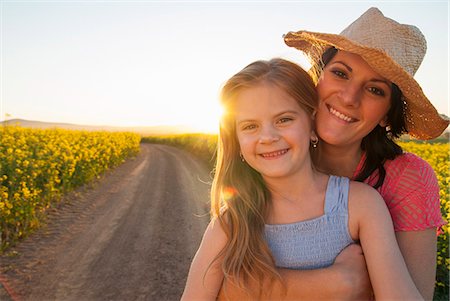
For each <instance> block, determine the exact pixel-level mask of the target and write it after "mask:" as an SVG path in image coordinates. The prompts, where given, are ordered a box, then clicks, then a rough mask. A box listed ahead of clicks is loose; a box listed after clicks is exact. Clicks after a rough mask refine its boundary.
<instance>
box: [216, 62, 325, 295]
mask: <svg viewBox="0 0 450 301" xmlns="http://www.w3.org/2000/svg"><path fill="white" fill-rule="evenodd" d="M259 84H269V85H274V86H277V87H279V88H281V89H282V90H283V91H284V92H285V93H287V95H289V96H291V97H292V98H293V99H295V100H296V101H297V103H298V104H299V106H300V107H301V108H302V109H303V110H305V112H307V113H308V114H309V115H310V116H311V117H312V116H313V114H314V111H315V109H316V108H317V93H316V90H315V86H314V83H313V81H312V80H311V78H310V76H309V75H308V74H307V73H306V72H305V71H304V70H303V69H302V68H301V67H300V66H298V65H296V64H294V63H292V62H289V61H286V60H283V59H272V60H270V61H256V62H254V63H252V64H250V65H248V66H247V67H245V68H244V69H242V70H241V71H240V72H238V73H237V74H235V75H234V76H232V77H231V78H230V79H229V80H228V81H227V82H226V83H225V85H224V86H223V88H222V91H221V104H222V107H223V109H224V114H223V115H222V117H221V120H220V128H219V135H218V146H217V147H218V149H217V163H216V169H215V175H214V180H213V185H212V190H211V216H212V218H213V219H217V220H218V221H219V222H220V224H221V226H222V227H223V229H224V231H225V233H226V235H227V237H228V242H227V244H226V246H225V247H224V249H223V250H222V252H221V253H220V254H219V256H218V258H219V257H220V258H221V259H223V263H222V270H223V272H224V275H225V281H227V280H232V281H233V282H234V283H235V284H237V285H239V286H240V287H243V286H245V284H246V283H247V281H248V280H249V279H250V278H251V279H253V280H256V281H257V283H259V284H260V285H259V288H260V293H261V289H262V284H263V280H264V279H270V281H273V280H276V279H279V280H280V279H281V278H280V277H279V274H278V273H277V270H276V268H275V264H274V259H273V257H272V254H271V252H270V249H269V247H268V245H267V243H266V240H265V238H264V226H265V221H266V218H267V215H268V211H269V208H270V204H271V195H270V192H269V190H268V189H267V187H266V185H265V183H264V180H263V178H262V176H261V175H260V174H259V172H257V171H256V170H254V169H253V168H251V167H250V166H249V165H248V164H247V163H245V162H243V160H241V158H240V146H239V141H238V139H237V135H236V125H235V117H234V113H233V110H234V109H233V106H234V103H235V99H236V97H237V96H238V95H239V93H241V92H242V91H243V90H245V89H248V88H251V87H255V86H257V85H259ZM311 120H312V118H311Z"/></svg>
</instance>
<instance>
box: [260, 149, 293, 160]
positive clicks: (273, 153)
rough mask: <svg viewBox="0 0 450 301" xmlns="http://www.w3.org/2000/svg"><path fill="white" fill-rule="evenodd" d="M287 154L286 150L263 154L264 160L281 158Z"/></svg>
mask: <svg viewBox="0 0 450 301" xmlns="http://www.w3.org/2000/svg"><path fill="white" fill-rule="evenodd" d="M285 153H287V150H286V149H283V150H280V151H276V152H272V153H264V154H261V155H262V156H263V157H264V158H272V157H277V156H281V155H283V154H285Z"/></svg>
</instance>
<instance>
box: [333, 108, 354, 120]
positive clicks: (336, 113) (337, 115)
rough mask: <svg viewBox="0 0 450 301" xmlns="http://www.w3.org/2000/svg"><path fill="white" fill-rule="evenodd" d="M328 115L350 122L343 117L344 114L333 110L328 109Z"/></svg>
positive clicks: (349, 118)
mask: <svg viewBox="0 0 450 301" xmlns="http://www.w3.org/2000/svg"><path fill="white" fill-rule="evenodd" d="M330 113H331V114H333V115H334V116H336V117H338V118H339V119H342V120H345V121H347V122H350V121H352V118H351V117H348V116H345V115H344V114H342V113H340V112H338V111H336V110H335V109H333V108H331V107H330Z"/></svg>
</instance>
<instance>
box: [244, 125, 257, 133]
mask: <svg viewBox="0 0 450 301" xmlns="http://www.w3.org/2000/svg"><path fill="white" fill-rule="evenodd" d="M254 129H256V124H247V125H244V126H243V127H242V128H241V130H242V131H251V130H254Z"/></svg>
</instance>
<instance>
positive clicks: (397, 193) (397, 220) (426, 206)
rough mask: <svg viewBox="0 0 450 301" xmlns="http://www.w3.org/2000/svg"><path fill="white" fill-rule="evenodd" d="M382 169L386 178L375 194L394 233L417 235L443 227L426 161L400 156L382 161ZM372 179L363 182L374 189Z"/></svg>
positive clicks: (436, 189)
mask: <svg viewBox="0 0 450 301" xmlns="http://www.w3.org/2000/svg"><path fill="white" fill-rule="evenodd" d="M362 159H364V158H362ZM360 165H362V164H360ZM384 167H385V169H386V177H385V179H384V182H383V185H382V186H381V187H379V188H378V192H379V193H380V194H381V196H382V197H383V199H384V201H385V202H386V205H387V206H388V208H389V212H390V213H391V217H392V221H393V222H394V229H395V231H420V230H425V229H429V228H434V227H436V228H439V227H441V226H442V225H444V224H445V221H444V220H443V219H442V215H441V209H440V199H439V184H438V181H437V178H436V174H435V173H434V170H433V169H432V167H431V166H430V165H429V164H428V163H427V162H426V161H424V160H423V159H421V158H420V157H418V156H416V155H414V154H411V153H404V154H403V155H401V156H398V157H397V158H395V159H394V160H388V161H386V163H385V164H384ZM357 172H358V171H357ZM376 179H377V175H376V174H374V175H372V176H371V177H369V178H368V179H367V180H366V181H365V182H366V183H367V184H369V185H374V184H375V182H376Z"/></svg>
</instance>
